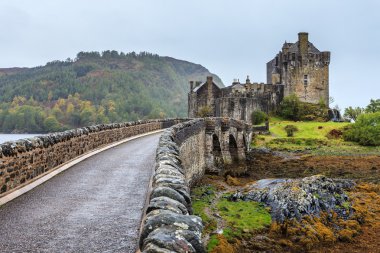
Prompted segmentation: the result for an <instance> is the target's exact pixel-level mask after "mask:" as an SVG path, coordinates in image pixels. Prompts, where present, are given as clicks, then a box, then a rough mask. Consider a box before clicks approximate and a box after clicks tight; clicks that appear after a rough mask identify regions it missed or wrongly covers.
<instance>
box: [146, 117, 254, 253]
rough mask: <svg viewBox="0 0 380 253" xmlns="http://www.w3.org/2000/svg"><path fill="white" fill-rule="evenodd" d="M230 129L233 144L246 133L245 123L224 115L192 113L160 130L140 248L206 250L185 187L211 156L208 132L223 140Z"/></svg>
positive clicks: (239, 144) (161, 251)
mask: <svg viewBox="0 0 380 253" xmlns="http://www.w3.org/2000/svg"><path fill="white" fill-rule="evenodd" d="M232 135H235V137H234V138H236V140H237V141H235V143H237V144H236V146H237V149H238V150H239V148H240V150H241V148H242V145H244V143H249V142H247V141H248V140H249V138H251V133H250V132H249V131H247V125H246V124H244V123H243V122H239V121H236V120H232V119H228V118H224V119H222V118H206V119H194V120H191V121H187V122H184V123H180V124H177V125H175V126H173V127H171V128H169V129H167V130H165V131H164V133H163V134H162V135H161V138H160V141H159V144H158V148H157V151H156V165H155V172H154V174H153V179H152V191H151V193H150V194H149V202H148V206H147V208H146V216H145V218H144V219H143V222H142V229H141V233H140V241H139V247H140V250H141V251H142V252H146V253H148V252H150V253H153V252H156V253H165V252H183V253H185V252H187V253H192V252H194V253H195V252H198V253H202V252H205V249H204V247H203V244H202V240H201V239H202V230H203V223H202V220H201V218H200V217H198V216H194V215H192V207H191V199H190V188H191V186H192V185H194V184H195V183H196V182H197V181H198V180H199V179H200V178H201V177H202V176H203V175H204V173H205V171H206V168H207V167H208V166H209V164H208V160H210V159H211V160H212V157H210V155H212V151H213V145H212V140H213V136H219V137H218V138H220V139H221V143H228V141H229V139H230V138H231V136H232ZM244 138H247V140H246V141H245V140H244ZM221 146H222V148H221V150H222V151H223V150H224V149H223V147H224V146H223V144H221ZM246 148H247V147H245V149H246ZM229 156H231V155H230V154H229ZM241 158H245V155H244V156H243V157H241Z"/></svg>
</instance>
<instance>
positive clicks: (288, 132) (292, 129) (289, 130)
mask: <svg viewBox="0 0 380 253" xmlns="http://www.w3.org/2000/svg"><path fill="white" fill-rule="evenodd" d="M284 130H285V131H286V135H287V136H288V137H293V135H294V133H295V132H297V131H298V128H297V127H296V126H295V125H287V126H285V127H284Z"/></svg>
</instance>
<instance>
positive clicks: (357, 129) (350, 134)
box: [343, 112, 380, 146]
mask: <svg viewBox="0 0 380 253" xmlns="http://www.w3.org/2000/svg"><path fill="white" fill-rule="evenodd" d="M343 138H344V140H346V141H354V142H358V143H359V144H360V145H363V146H380V112H375V113H368V114H361V115H359V116H358V118H357V121H356V123H355V124H353V125H351V127H349V128H346V129H345V130H344V133H343Z"/></svg>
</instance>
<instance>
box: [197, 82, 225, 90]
mask: <svg viewBox="0 0 380 253" xmlns="http://www.w3.org/2000/svg"><path fill="white" fill-rule="evenodd" d="M205 84H207V82H204V83H202V84H200V85H198V86H196V87H195V88H194V89H193V92H197V91H198V90H199V89H200V88H202V87H203V86H204V85H205ZM212 84H213V85H215V86H216V87H217V88H218V89H220V88H219V87H218V85H216V84H215V83H214V82H212Z"/></svg>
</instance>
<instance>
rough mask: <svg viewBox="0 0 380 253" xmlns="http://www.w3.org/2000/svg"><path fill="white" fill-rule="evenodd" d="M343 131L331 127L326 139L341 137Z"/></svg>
mask: <svg viewBox="0 0 380 253" xmlns="http://www.w3.org/2000/svg"><path fill="white" fill-rule="evenodd" d="M342 135H343V132H342V131H341V130H339V129H332V130H331V131H330V132H328V133H327V135H326V137H327V138H328V139H339V138H340V137H342Z"/></svg>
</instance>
